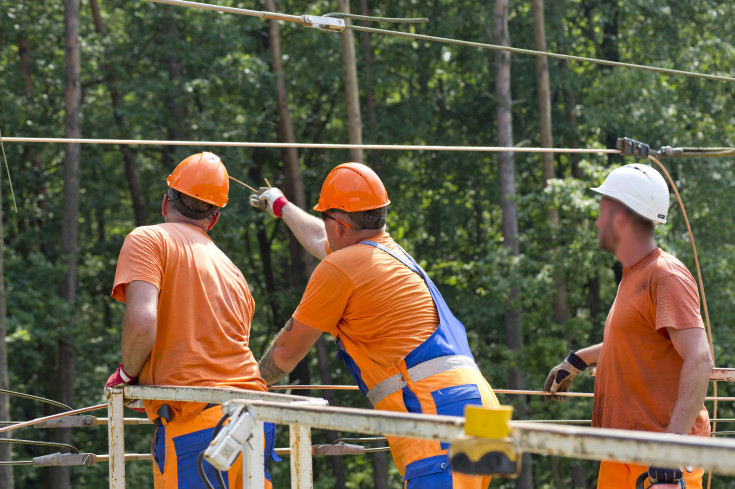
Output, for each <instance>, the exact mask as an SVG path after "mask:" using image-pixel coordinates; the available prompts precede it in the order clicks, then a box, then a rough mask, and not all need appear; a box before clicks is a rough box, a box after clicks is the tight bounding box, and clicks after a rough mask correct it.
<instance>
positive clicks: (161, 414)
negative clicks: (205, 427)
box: [153, 402, 219, 428]
mask: <svg viewBox="0 0 735 489" xmlns="http://www.w3.org/2000/svg"><path fill="white" fill-rule="evenodd" d="M216 406H219V404H215V403H213V402H210V403H209V404H207V405H206V406H204V409H202V411H206V410H207V409H211V408H213V407H216ZM156 414H158V417H157V418H156V419H154V420H153V425H154V426H155V427H156V428H158V427H159V426H162V425H163V422H164V421H166V423H170V422H171V406H169V405H168V404H162V405H161V407H160V408H158V411H156Z"/></svg>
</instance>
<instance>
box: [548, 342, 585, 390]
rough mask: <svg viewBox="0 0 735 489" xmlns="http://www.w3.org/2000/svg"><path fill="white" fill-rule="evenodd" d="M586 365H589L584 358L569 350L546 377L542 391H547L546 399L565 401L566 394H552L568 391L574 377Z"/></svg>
mask: <svg viewBox="0 0 735 489" xmlns="http://www.w3.org/2000/svg"><path fill="white" fill-rule="evenodd" d="M587 367H589V365H587V364H586V363H585V362H584V360H582V359H581V358H579V357H578V356H577V354H576V353H574V352H573V351H570V352H569V356H567V358H566V359H564V361H563V362H561V363H560V364H559V365H557V366H556V367H554V368H553V369H551V372H549V376H548V377H547V378H546V382H545V383H544V392H548V393H549V394H547V395H546V400H547V401H549V400H551V399H556V400H557V401H566V400H567V396H555V395H554V394H556V393H557V392H569V388H570V387H571V385H572V381H573V380H574V378H575V377H576V376H577V375H578V374H579V373H580V372H582V371H583V370H585V369H586V368H587Z"/></svg>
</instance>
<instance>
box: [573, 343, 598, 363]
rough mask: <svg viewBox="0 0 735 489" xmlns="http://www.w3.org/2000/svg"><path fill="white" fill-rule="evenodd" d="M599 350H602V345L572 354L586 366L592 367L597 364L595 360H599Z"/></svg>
mask: <svg viewBox="0 0 735 489" xmlns="http://www.w3.org/2000/svg"><path fill="white" fill-rule="evenodd" d="M600 350H602V343H598V344H596V345H592V346H588V347H587V348H582V349H581V350H577V351H575V352H574V353H576V354H577V356H578V357H579V358H581V359H582V360H584V363H586V364H587V365H594V364H596V363H597V359H598V358H600Z"/></svg>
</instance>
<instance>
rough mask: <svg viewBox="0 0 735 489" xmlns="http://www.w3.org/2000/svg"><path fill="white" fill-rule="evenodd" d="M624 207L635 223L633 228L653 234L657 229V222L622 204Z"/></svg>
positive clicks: (642, 232) (649, 234)
mask: <svg viewBox="0 0 735 489" xmlns="http://www.w3.org/2000/svg"><path fill="white" fill-rule="evenodd" d="M622 207H623V209H624V210H625V213H626V214H627V216H628V219H630V222H631V223H632V224H633V228H634V229H635V230H636V231H638V232H639V233H641V234H645V235H648V236H653V232H654V230H655V229H656V223H655V222H653V221H651V220H650V219H646V218H645V217H643V216H641V215H640V214H638V213H636V212H635V211H633V210H632V209H631V208H630V207H628V206H626V205H622Z"/></svg>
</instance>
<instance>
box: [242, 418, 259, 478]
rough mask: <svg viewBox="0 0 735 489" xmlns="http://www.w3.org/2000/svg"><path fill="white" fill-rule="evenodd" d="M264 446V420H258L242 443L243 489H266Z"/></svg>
mask: <svg viewBox="0 0 735 489" xmlns="http://www.w3.org/2000/svg"><path fill="white" fill-rule="evenodd" d="M264 446H265V434H264V433H263V422H262V421H257V420H256V422H255V423H254V426H253V431H252V432H251V434H250V436H248V437H247V438H246V439H245V441H244V442H243V444H242V484H243V489H264V487H265V457H264V449H263V448H264Z"/></svg>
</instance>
